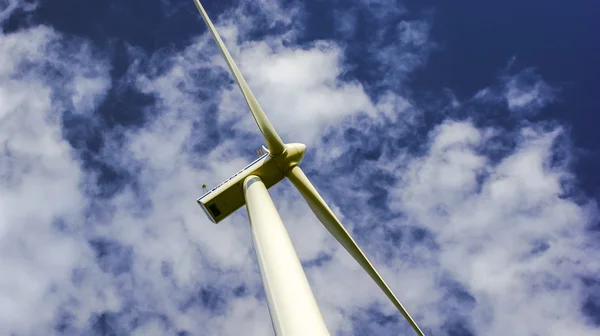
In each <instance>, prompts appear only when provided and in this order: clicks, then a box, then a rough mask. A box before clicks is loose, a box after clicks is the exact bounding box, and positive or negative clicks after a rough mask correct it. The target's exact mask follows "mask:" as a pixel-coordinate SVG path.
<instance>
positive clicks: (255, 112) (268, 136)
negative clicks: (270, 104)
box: [194, 0, 285, 155]
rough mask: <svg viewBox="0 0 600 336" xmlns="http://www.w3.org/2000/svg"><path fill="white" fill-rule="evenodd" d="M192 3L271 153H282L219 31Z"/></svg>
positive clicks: (200, 7)
mask: <svg viewBox="0 0 600 336" xmlns="http://www.w3.org/2000/svg"><path fill="white" fill-rule="evenodd" d="M194 3H195V4H196V7H198V10H199V11H200V15H202V19H203V20H204V22H205V23H206V25H207V26H208V30H209V31H210V33H211V34H212V36H213V38H214V39H215V42H217V46H218V47H219V50H221V54H223V57H224V58H225V62H227V66H229V70H231V73H232V74H233V77H235V80H236V82H237V83H238V86H239V87H240V90H241V91H242V94H243V95H244V98H245V99H246V103H248V107H250V111H251V112H252V116H253V117H254V120H255V121H256V124H257V125H258V128H259V129H260V132H261V133H262V134H263V136H264V137H265V141H266V142H267V146H268V147H269V151H270V152H271V153H272V154H273V155H279V154H282V153H283V151H284V150H285V144H284V143H283V141H281V138H280V137H279V135H278V134H277V132H276V131H275V128H273V125H272V124H271V122H270V121H269V119H268V118H267V115H266V114H265V112H264V111H263V110H262V108H261V107H260V105H259V104H258V101H257V100H256V97H254V94H252V91H251V90H250V87H249V86H248V84H247V83H246V80H245V79H244V76H242V73H241V72H240V69H238V67H237V65H236V64H235V62H234V61H233V58H232V57H231V55H230V54H229V51H227V48H226V47H225V44H224V43H223V40H221V37H220V36H219V33H217V30H216V29H215V26H214V25H213V24H212V22H211V21H210V18H209V17H208V15H207V14H206V11H205V10H204V7H202V4H201V3H200V1H199V0H194Z"/></svg>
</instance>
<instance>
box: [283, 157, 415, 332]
mask: <svg viewBox="0 0 600 336" xmlns="http://www.w3.org/2000/svg"><path fill="white" fill-rule="evenodd" d="M287 177H288V178H289V179H290V181H291V182H292V184H294V186H296V188H297V189H298V191H300V194H302V197H304V199H305V200H306V202H307V203H308V206H309V207H310V208H311V210H312V211H313V212H314V213H315V215H317V218H319V220H320V221H321V223H323V225H324V226H325V228H327V230H329V232H330V233H331V234H332V235H333V237H335V239H337V241H338V242H340V244H342V246H343V247H344V248H345V249H346V250H347V251H348V252H349V253H350V255H352V257H354V259H355V260H356V261H357V262H358V263H359V264H360V266H362V268H363V269H364V270H365V271H367V273H368V274H369V276H371V278H372V279H373V280H374V281H375V283H377V285H378V286H379V288H381V290H382V291H383V292H384V293H385V295H386V296H387V297H388V298H389V299H390V300H391V301H392V303H393V304H394V306H396V308H397V309H398V310H399V311H400V313H402V315H404V318H405V319H406V320H407V321H408V323H410V325H411V326H412V328H413V329H414V330H415V332H416V333H417V334H418V335H419V336H424V334H423V332H422V331H421V329H420V328H419V326H418V325H417V323H416V322H415V321H414V320H413V318H412V317H411V316H410V314H408V311H407V310H406V309H405V308H404V306H402V304H401V303H400V301H399V300H398V298H396V295H394V293H393V292H392V290H391V289H390V287H388V285H387V284H386V283H385V281H383V278H381V276H380V275H379V273H378V272H377V270H375V268H374V267H373V265H372V264H371V262H370V261H369V259H367V257H366V256H365V254H364V253H363V252H362V251H361V249H360V248H359V247H358V245H357V244H356V243H355V242H354V239H352V237H351V236H350V234H349V233H348V231H346V229H345V228H344V226H342V223H340V221H339V220H338V219H337V217H336V216H335V215H334V214H333V211H331V209H330V208H329V207H328V206H327V203H325V201H324V200H323V198H322V197H321V195H319V193H318V192H317V190H316V189H315V187H314V186H313V185H312V183H310V181H309V180H308V178H307V177H306V175H304V172H303V171H302V169H300V167H298V166H296V167H294V168H292V169H290V170H289V171H288V175H287Z"/></svg>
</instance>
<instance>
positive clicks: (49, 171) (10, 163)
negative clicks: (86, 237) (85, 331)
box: [0, 27, 108, 334]
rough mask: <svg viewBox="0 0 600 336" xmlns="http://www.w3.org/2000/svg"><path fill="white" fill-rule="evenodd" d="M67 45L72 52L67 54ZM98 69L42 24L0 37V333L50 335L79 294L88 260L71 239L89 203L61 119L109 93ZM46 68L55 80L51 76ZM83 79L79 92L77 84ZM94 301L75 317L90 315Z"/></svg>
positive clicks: (76, 45) (82, 50)
mask: <svg viewBox="0 0 600 336" xmlns="http://www.w3.org/2000/svg"><path fill="white" fill-rule="evenodd" d="M67 46H68V47H69V50H70V51H72V52H74V53H75V54H70V55H66V54H64V49H65V48H66V47H67ZM67 57H68V58H69V59H70V60H71V62H69V63H68V65H67V64H66V62H65V61H64V59H65V58H67ZM89 64H95V65H93V66H88V65H89ZM99 64H101V62H100V63H99V62H97V61H96V60H95V59H93V58H92V57H91V56H90V54H89V52H88V49H87V48H86V46H85V45H84V44H82V43H81V42H70V44H67V41H65V40H63V39H62V37H61V36H60V35H59V34H57V33H55V32H54V31H52V30H51V29H49V28H46V27H38V28H34V29H29V30H24V31H19V32H17V33H12V34H9V35H0V148H2V151H0V182H1V186H2V188H0V251H1V253H0V264H1V265H2V267H3V269H4V271H3V273H2V275H0V332H1V333H3V334H10V333H12V332H14V331H19V332H22V333H26V334H32V333H36V332H39V330H40V329H42V330H43V329H47V328H48V327H49V326H51V325H52V323H53V322H54V319H55V316H54V314H55V312H56V311H57V310H58V309H59V307H60V306H61V305H62V304H63V303H64V302H66V301H68V299H69V295H73V294H74V293H76V292H79V293H80V294H81V293H82V291H85V289H77V288H76V287H75V286H73V285H71V284H70V277H71V274H72V273H71V272H72V271H73V269H74V268H75V267H78V266H79V265H82V264H83V265H86V264H87V265H90V264H89V263H90V262H92V260H90V259H89V253H87V247H86V244H85V241H81V240H80V239H78V232H79V231H80V228H81V224H82V223H81V222H82V220H83V212H82V211H83V209H84V206H85V202H86V201H85V197H84V195H83V194H82V192H81V190H80V184H81V183H84V181H85V180H84V177H83V175H82V170H81V168H80V166H79V162H78V160H77V159H76V158H75V157H74V153H73V150H72V148H71V146H70V145H69V143H68V142H66V141H65V140H64V139H63V135H62V134H61V128H60V122H61V117H62V114H63V110H64V109H65V106H66V105H69V104H72V103H74V104H73V105H74V109H72V111H73V112H78V110H80V109H90V108H92V106H91V104H92V102H94V101H97V100H96V98H95V96H97V95H100V94H102V93H103V92H104V91H106V89H107V83H108V82H107V80H106V69H100V66H99ZM49 69H53V70H56V71H57V72H58V73H61V76H57V77H52V75H50V74H51V73H52V72H51V71H47V70H49ZM102 70H104V71H102ZM84 77H85V78H86V79H85V83H86V85H85V86H84V87H82V86H81V85H80V84H81V82H80V80H79V79H80V78H84ZM90 88H93V90H90ZM73 92H76V94H75V95H73ZM64 96H67V97H68V96H71V97H75V98H73V99H75V101H70V100H69V99H68V98H67V99H62V98H61V97H64ZM83 102H86V103H83ZM59 228H62V229H59ZM79 290H81V291H79ZM94 301H95V300H94V299H90V300H88V302H87V303H86V304H84V305H82V306H81V307H80V311H81V312H82V313H83V312H89V311H90V310H93V309H94V308H93V306H94ZM33 316H35V318H34V319H32V317H33Z"/></svg>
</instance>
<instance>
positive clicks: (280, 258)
mask: <svg viewBox="0 0 600 336" xmlns="http://www.w3.org/2000/svg"><path fill="white" fill-rule="evenodd" d="M194 3H195V4H196V7H198V10H199V11H200V14H201V15H202V19H203V20H204V22H205V23H206V25H207V26H208V29H209V30H210V33H211V34H212V36H213V38H214V39H215V41H216V43H217V45H218V47H219V50H221V53H222V54H223V57H224V58H225V61H226V62H227V65H228V67H229V70H231V73H232V74H233V76H234V77H235V80H236V82H237V83H238V85H239V87H240V89H241V91H242V94H243V96H244V98H245V99H246V103H247V104H248V107H249V108H250V111H251V112H252V116H253V117H254V120H255V121H256V124H257V125H258V128H259V129H260V131H261V133H262V134H263V136H264V138H265V141H266V143H267V147H268V149H267V148H264V147H263V150H264V151H265V154H263V155H262V156H260V157H259V158H258V159H256V160H255V161H254V162H252V163H251V164H249V165H248V166H246V167H245V168H244V169H242V170H241V171H239V172H238V173H236V174H235V175H233V176H232V177H230V178H229V179H228V180H226V181H224V182H223V183H221V184H219V185H218V186H217V187H215V188H213V189H212V190H211V191H209V192H207V193H205V194H204V195H203V196H202V197H200V198H199V199H198V200H197V202H198V203H199V204H200V206H201V207H202V209H204V211H205V212H206V214H207V215H208V217H209V219H210V220H211V221H213V222H214V223H215V224H216V223H218V222H220V221H221V220H223V219H224V218H225V217H227V216H228V215H230V214H231V213H233V212H234V211H236V210H237V209H239V208H240V207H242V206H243V205H244V204H245V205H246V208H247V210H248V218H249V220H250V226H251V228H252V239H253V242H254V246H255V250H256V255H257V259H258V263H259V267H260V271H261V276H262V279H263V284H264V287H265V292H266V296H267V302H268V306H269V312H270V314H271V320H272V322H273V328H274V329H275V333H276V334H277V335H286V336H288V335H306V336H317V335H329V332H328V330H327V327H326V326H325V322H324V321H323V317H322V316H321V313H320V311H319V307H318V306H317V303H316V300H315V298H314V295H313V293H312V291H311V289H310V286H309V284H308V280H307V278H306V275H305V274H304V270H303V269H302V265H301V264H300V261H299V260H298V257H297V255H296V252H295V250H294V247H293V245H292V242H291V240H290V238H289V235H288V233H287V231H286V229H285V226H284V225H283V222H282V221H281V218H280V217H279V213H278V212H277V209H276V208H275V205H274V204H273V201H272V199H271V197H270V196H269V193H268V191H267V189H268V188H270V187H271V186H273V185H275V184H276V183H277V182H279V181H281V180H283V178H284V177H287V178H288V179H289V180H290V181H291V182H292V184H293V185H294V186H295V187H296V188H297V189H298V191H299V192H300V194H301V195H302V197H303V198H304V199H305V200H306V202H307V203H308V206H309V207H310V209H311V210H312V211H313V212H314V214H315V215H316V216H317V218H318V219H319V220H320V221H321V223H323V225H324V226H325V228H327V230H328V231H329V232H330V233H331V234H332V235H333V236H334V237H335V239H337V241H338V242H339V243H340V244H341V245H342V246H343V247H344V248H345V249H346V250H347V251H348V252H349V253H350V255H352V257H354V259H355V260H356V261H357V262H358V263H359V264H360V265H361V266H362V268H363V269H364V270H365V271H366V272H367V273H368V274H369V276H371V278H372V279H373V280H374V281H375V283H376V284H377V285H378V286H379V287H380V288H381V290H382V291H383V292H384V293H385V295H386V296H387V297H388V298H389V299H390V300H391V301H392V303H393V304H394V306H395V307H396V308H397V309H398V310H399V311H400V313H402V315H404V318H405V319H406V320H407V321H408V323H409V324H410V325H411V326H412V328H413V329H414V330H415V332H416V333H417V334H418V335H420V336H424V334H423V332H422V331H421V329H420V328H419V326H418V325H417V324H416V323H415V321H414V320H413V318H412V317H411V316H410V315H409V314H408V311H407V310H406V309H405V308H404V306H402V304H401V303H400V301H399V300H398V298H396V296H395V295H394V293H393V292H392V290H391V289H390V288H389V286H388V285H387V284H386V283H385V282H384V281H383V278H382V277H381V276H380V275H379V273H378V272H377V271H376V270H375V268H374V267H373V265H372V264H371V262H370V261H369V260H368V259H367V257H366V256H365V254H364V253H363V252H362V251H361V249H360V248H359V247H358V245H357V244H356V243H355V242H354V239H352V237H351V236H350V234H349V233H348V231H346V229H345V228H344V226H342V223H340V221H339V220H338V219H337V217H336V216H335V214H334V213H333V211H331V209H330V208H329V206H327V203H325V201H324V200H323V198H322V197H321V195H319V193H318V192H317V190H316V189H315V187H314V186H313V185H312V183H311V182H310V180H309V179H308V178H307V177H306V175H304V172H303V171H302V169H301V168H300V166H299V164H300V162H301V161H302V157H303V156H304V152H305V151H306V146H305V145H304V144H300V143H288V144H285V143H284V142H283V141H282V140H281V138H280V137H279V135H278V134H277V132H276V131H275V129H274V128H273V125H272V124H271V122H270V121H269V119H268V118H267V116H266V114H265V112H264V111H263V110H262V108H261V107H260V105H259V103H258V101H257V100H256V98H255V97H254V95H253V94H252V91H250V88H249V87H248V84H247V83H246V80H245V79H244V77H243V76H242V74H241V72H240V70H239V69H238V67H237V65H236V64H235V62H234V61H233V58H232V57H231V55H230V54H229V51H227V48H226V47H225V44H224V43H223V41H222V40H221V37H220V36H219V34H218V33H217V30H216V29H215V27H214V25H213V24H212V22H211V20H210V18H209V17H208V15H207V14H206V11H205V10H204V7H202V4H201V3H200V1H199V0H194Z"/></svg>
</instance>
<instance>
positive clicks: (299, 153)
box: [274, 143, 306, 174]
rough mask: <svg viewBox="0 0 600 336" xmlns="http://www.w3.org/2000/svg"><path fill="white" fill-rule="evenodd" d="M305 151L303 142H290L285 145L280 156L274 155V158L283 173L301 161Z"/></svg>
mask: <svg viewBox="0 0 600 336" xmlns="http://www.w3.org/2000/svg"><path fill="white" fill-rule="evenodd" d="M305 152H306V145H305V144H301V143H290V144H286V145H285V153H284V154H283V155H281V156H275V157H274V159H275V161H276V162H277V165H278V166H279V167H280V169H281V171H282V172H283V173H284V174H285V173H286V172H287V171H288V170H289V169H291V168H292V167H294V166H297V165H299V164H300V162H302V158H303V157H304V153H305Z"/></svg>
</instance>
